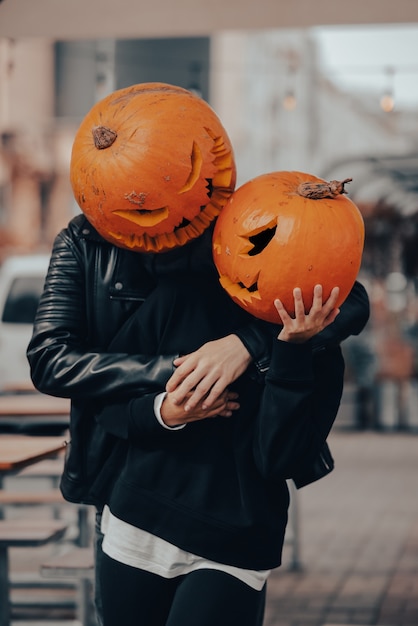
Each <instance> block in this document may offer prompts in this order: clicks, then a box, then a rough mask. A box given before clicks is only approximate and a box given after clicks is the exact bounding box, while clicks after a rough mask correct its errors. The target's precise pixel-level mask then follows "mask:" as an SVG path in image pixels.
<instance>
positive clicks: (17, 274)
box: [0, 254, 49, 392]
mask: <svg viewBox="0 0 418 626" xmlns="http://www.w3.org/2000/svg"><path fill="white" fill-rule="evenodd" d="M48 264H49V256H48V255H43V254H42V255H41V254H39V255H22V256H11V257H8V258H6V260H5V261H4V262H3V263H2V265H1V266H0V392H1V391H2V390H5V389H13V388H21V387H23V388H24V387H25V386H26V385H28V386H29V385H30V373H29V364H28V361H27V358H26V349H27V347H28V343H29V340H30V338H31V336H32V326H33V320H34V317H35V313H36V309H37V306H38V302H39V298H40V296H41V293H42V291H43V287H44V282H45V276H46V273H47V270H48Z"/></svg>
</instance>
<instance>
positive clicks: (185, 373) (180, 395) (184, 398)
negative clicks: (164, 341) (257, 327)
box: [166, 335, 251, 412]
mask: <svg viewBox="0 0 418 626" xmlns="http://www.w3.org/2000/svg"><path fill="white" fill-rule="evenodd" d="M250 363H251V356H250V354H249V352H248V350H247V349H246V348H245V346H244V344H243V343H242V342H241V340H240V339H239V338H238V337H237V335H228V336H227V337H223V338H222V339H217V340H216V341H209V342H208V343H205V344H204V345H203V346H202V347H201V348H199V350H196V351H195V352H191V353H190V354H186V355H184V356H181V357H179V358H178V359H176V360H175V361H174V365H176V366H177V369H176V371H175V372H174V373H173V375H172V376H171V378H170V379H169V381H168V382H167V385H166V390H167V391H168V392H170V393H172V398H173V401H174V402H175V403H177V404H183V403H184V407H183V408H184V410H185V411H186V412H187V411H190V410H192V409H193V408H194V407H196V406H197V405H198V404H199V403H200V402H202V409H206V408H208V407H212V406H213V405H214V403H215V402H216V400H217V398H219V396H220V395H221V394H222V392H223V391H224V390H225V389H226V388H227V387H228V385H230V384H231V383H232V382H233V381H234V380H236V379H237V378H238V377H239V376H241V374H242V373H243V372H245V370H246V369H247V367H248V365H249V364H250Z"/></svg>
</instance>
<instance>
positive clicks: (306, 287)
mask: <svg viewBox="0 0 418 626" xmlns="http://www.w3.org/2000/svg"><path fill="white" fill-rule="evenodd" d="M349 180H351V179H347V180H346V181H344V182H343V183H338V182H337V181H332V182H331V183H327V182H326V181H324V180H322V179H320V178H317V177H315V176H313V175H311V174H305V173H303V172H273V173H269V174H264V175H261V176H258V177H257V178H254V179H253V180H251V181H249V182H247V183H245V184H244V185H242V186H241V187H240V188H239V189H237V190H236V191H235V192H234V193H233V194H232V196H231V197H230V198H229V200H228V202H227V204H226V206H225V207H224V209H223V211H222V213H221V214H220V216H219V217H218V220H217V222H216V226H215V229H214V234H213V258H214V261H215V265H216V267H217V270H218V272H219V276H220V282H221V284H222V286H223V287H224V289H225V290H226V291H227V293H228V294H229V295H230V296H231V298H232V299H233V300H234V301H235V302H236V303H237V304H238V305H240V306H241V307H243V308H244V309H246V310H247V311H248V312H249V313H251V314H253V315H254V316H256V317H258V318H261V319H263V320H266V321H269V322H274V323H280V318H279V316H278V313H277V311H276V308H275V307H274V300H275V299H276V298H280V299H281V300H282V302H283V304H284V306H285V308H286V309H287V311H288V312H289V313H294V300H293V289H294V288H295V287H300V288H301V289H302V295H303V300H304V304H305V310H306V311H308V310H309V309H310V307H311V306H312V299H313V289H314V286H315V285H316V284H322V286H323V294H324V296H323V299H324V301H325V299H327V298H328V297H329V295H330V293H331V290H332V288H333V287H339V288H340V294H339V300H338V302H337V306H340V305H341V304H342V302H343V301H344V300H345V299H346V297H347V295H348V294H349V292H350V290H351V288H352V286H353V284H354V282H355V280H356V278H357V275H358V271H359V269H360V265H361V258H362V253H363V245H364V222H363V218H362V216H361V213H360V211H359V210H358V208H357V207H356V205H355V204H354V203H353V202H352V201H351V200H349V199H348V198H347V197H346V196H344V195H342V194H344V193H345V190H344V184H345V183H346V182H349ZM300 185H302V187H300ZM300 193H304V194H307V195H309V196H310V197H304V196H301V195H300ZM324 193H325V196H326V197H323V196H324Z"/></svg>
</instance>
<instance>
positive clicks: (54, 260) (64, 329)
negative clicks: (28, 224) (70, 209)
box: [27, 230, 176, 399]
mask: <svg viewBox="0 0 418 626" xmlns="http://www.w3.org/2000/svg"><path fill="white" fill-rule="evenodd" d="M84 280H85V268H83V267H82V266H81V259H80V258H79V255H78V254H77V251H76V249H75V246H74V244H73V242H72V240H71V237H70V236H69V234H68V232H67V230H64V231H62V232H61V233H60V234H59V235H58V236H57V238H56V240H55V243H54V248H53V251H52V254H51V260H50V265H49V269H48V273H47V277H46V282H45V288H44V292H43V295H42V296H41V300H40V303H39V307H38V312H37V315H36V319H35V323H34V328H33V334H32V338H31V341H30V343H29V346H28V350H27V357H28V360H29V364H30V368H31V377H32V381H33V383H34V385H35V387H36V388H37V389H38V390H39V391H41V392H43V393H46V394H50V395H54V396H61V397H68V398H83V399H89V398H90V399H95V398H102V397H103V395H108V396H110V395H114V394H116V393H117V394H120V395H122V396H124V397H129V396H133V395H135V394H136V393H138V390H139V389H144V388H145V389H147V390H148V391H153V390H159V389H161V387H162V386H163V387H164V385H165V382H166V381H167V380H168V378H169V377H170V375H171V374H172V373H173V371H174V366H173V358H175V356H176V355H167V356H156V357H150V356H146V355H145V356H144V355H137V354H127V353H126V352H125V353H110V352H106V351H105V350H104V349H103V347H99V348H97V349H95V347H93V346H91V345H90V342H89V340H88V323H87V317H88V311H87V303H86V296H85V292H86V288H85V284H84Z"/></svg>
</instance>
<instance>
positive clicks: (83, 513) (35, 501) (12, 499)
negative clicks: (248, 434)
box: [0, 488, 91, 546]
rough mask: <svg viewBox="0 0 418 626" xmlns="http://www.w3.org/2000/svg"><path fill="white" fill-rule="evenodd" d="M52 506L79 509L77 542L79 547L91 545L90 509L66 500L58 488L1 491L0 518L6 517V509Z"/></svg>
mask: <svg viewBox="0 0 418 626" xmlns="http://www.w3.org/2000/svg"><path fill="white" fill-rule="evenodd" d="M48 505H49V506H51V507H61V506H70V507H77V516H78V522H77V526H78V537H77V539H76V540H75V542H76V543H77V544H78V545H79V546H87V545H88V544H89V543H90V536H91V529H90V523H89V515H88V507H87V506H85V505H81V504H80V505H75V504H71V503H70V502H67V500H64V498H63V495H62V493H61V491H60V489H58V488H51V489H45V490H42V491H31V490H19V489H0V517H1V516H2V517H4V515H3V514H4V509H5V508H6V507H26V506H48Z"/></svg>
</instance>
